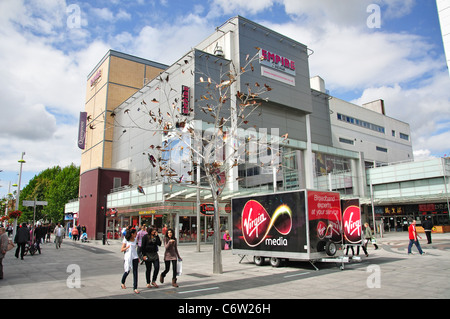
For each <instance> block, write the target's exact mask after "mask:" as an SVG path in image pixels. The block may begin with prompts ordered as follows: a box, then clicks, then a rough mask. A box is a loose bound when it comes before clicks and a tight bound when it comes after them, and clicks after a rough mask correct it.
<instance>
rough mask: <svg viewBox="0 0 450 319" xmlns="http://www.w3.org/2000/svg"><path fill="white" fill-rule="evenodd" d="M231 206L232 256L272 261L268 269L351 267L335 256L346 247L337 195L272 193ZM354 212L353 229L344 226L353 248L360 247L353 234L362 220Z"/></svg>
mask: <svg viewBox="0 0 450 319" xmlns="http://www.w3.org/2000/svg"><path fill="white" fill-rule="evenodd" d="M231 204H232V215H233V242H232V245H233V254H237V255H241V256H253V259H254V262H255V263H256V264H257V265H262V264H263V263H264V261H265V260H266V259H270V263H271V265H272V266H279V265H280V264H281V262H282V261H283V260H289V259H295V260H305V261H309V262H311V264H312V265H314V262H316V261H320V262H336V263H337V262H340V263H342V266H341V269H343V263H344V262H348V261H349V258H347V257H343V256H336V254H337V252H338V250H339V248H340V247H343V245H344V231H345V229H344V227H343V215H342V210H341V200H340V195H339V193H337V192H323V191H314V190H299V191H292V192H282V193H272V194H267V195H260V196H251V197H238V198H234V199H232V202H231ZM352 207H354V208H356V206H355V205H352ZM358 207H359V205H358ZM355 212H356V209H354V211H353V214H352V221H351V225H349V224H348V223H347V224H346V226H347V229H348V230H349V231H350V232H352V235H354V237H352V242H357V241H358V239H355V238H356V237H355V236H357V234H359V236H361V219H360V218H361V215H360V214H359V215H358V214H355ZM358 218H359V223H358V221H357V219H358ZM353 227H356V228H358V227H359V230H358V229H357V230H353ZM346 238H347V236H346ZM341 252H342V250H341ZM314 267H315V266H314ZM316 269H317V268H316Z"/></svg>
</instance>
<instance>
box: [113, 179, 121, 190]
mask: <svg viewBox="0 0 450 319" xmlns="http://www.w3.org/2000/svg"><path fill="white" fill-rule="evenodd" d="M121 186H122V178H120V177H114V180H113V188H119V187H121Z"/></svg>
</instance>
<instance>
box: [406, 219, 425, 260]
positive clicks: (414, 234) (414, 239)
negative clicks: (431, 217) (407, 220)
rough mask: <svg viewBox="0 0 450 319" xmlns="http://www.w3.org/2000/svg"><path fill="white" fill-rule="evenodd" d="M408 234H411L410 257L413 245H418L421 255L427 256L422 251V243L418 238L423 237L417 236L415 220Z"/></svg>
mask: <svg viewBox="0 0 450 319" xmlns="http://www.w3.org/2000/svg"><path fill="white" fill-rule="evenodd" d="M408 233H409V245H408V255H411V247H412V245H413V244H415V245H416V247H417V250H418V251H419V253H420V254H421V255H423V254H425V253H424V252H423V251H422V248H420V243H419V240H418V239H417V237H419V238H420V239H422V237H420V236H419V235H417V231H416V220H415V219H414V220H413V221H412V223H411V225H409V227H408Z"/></svg>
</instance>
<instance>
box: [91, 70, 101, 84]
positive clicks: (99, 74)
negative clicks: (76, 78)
mask: <svg viewBox="0 0 450 319" xmlns="http://www.w3.org/2000/svg"><path fill="white" fill-rule="evenodd" d="M101 77H102V70H98V72H97V73H95V75H94V77H93V78H92V79H91V87H93V86H94V85H96V84H97V83H98V82H99V81H100V79H101Z"/></svg>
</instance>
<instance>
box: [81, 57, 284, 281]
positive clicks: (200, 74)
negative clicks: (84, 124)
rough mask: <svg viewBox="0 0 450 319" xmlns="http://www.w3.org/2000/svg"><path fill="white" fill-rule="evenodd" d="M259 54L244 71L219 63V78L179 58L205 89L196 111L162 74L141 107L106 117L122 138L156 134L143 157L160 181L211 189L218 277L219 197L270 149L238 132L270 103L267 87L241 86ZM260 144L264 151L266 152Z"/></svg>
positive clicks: (122, 108)
mask: <svg viewBox="0 0 450 319" xmlns="http://www.w3.org/2000/svg"><path fill="white" fill-rule="evenodd" d="M256 50H257V53H256V54H255V55H254V56H250V55H247V56H246V57H245V59H244V61H245V63H244V65H242V66H239V67H236V66H235V65H234V64H233V62H232V61H229V60H224V59H216V61H215V62H214V64H216V65H215V66H216V68H217V70H219V72H215V73H214V75H212V74H210V72H209V71H208V68H206V69H202V70H200V69H199V68H198V67H195V69H194V66H193V65H192V63H191V62H192V60H189V59H188V58H186V59H184V60H183V59H182V60H180V61H179V62H178V63H177V64H178V65H179V66H180V69H181V73H183V74H184V73H186V72H190V73H191V75H192V76H194V77H195V79H196V83H197V86H196V88H197V89H198V90H203V91H202V94H200V95H199V98H197V99H195V101H194V103H193V104H194V105H193V107H191V106H190V105H189V103H187V100H184V97H185V95H184V93H183V95H180V92H178V91H177V90H176V89H174V88H173V86H172V84H171V77H172V75H171V74H167V73H162V74H161V75H159V76H158V77H157V79H155V80H154V81H153V85H150V86H149V90H151V92H150V93H148V92H147V93H146V95H145V96H146V97H145V99H144V98H142V99H140V103H138V104H137V103H134V104H133V106H131V107H130V104H127V103H124V104H122V105H121V106H119V107H118V108H116V109H115V110H114V111H113V112H111V113H110V114H109V118H108V117H107V118H106V121H107V122H109V124H110V126H111V127H114V128H116V132H120V134H119V136H118V137H117V139H120V138H121V137H122V136H123V135H124V134H129V131H130V130H131V129H140V130H145V131H147V132H151V133H152V134H149V136H152V137H156V138H154V139H153V140H152V142H151V143H152V144H151V145H150V146H149V148H148V149H147V150H144V151H143V152H142V155H143V156H145V157H147V159H148V162H149V165H150V167H152V168H153V169H154V170H156V174H157V176H158V178H157V179H158V180H160V181H165V182H167V183H171V185H177V184H179V185H186V186H190V187H200V185H198V180H199V179H200V184H205V183H206V184H207V185H208V188H209V189H210V191H211V195H212V199H213V201H214V253H213V273H219V274H220V273H222V272H223V268H222V257H221V237H220V216H219V215H220V214H219V198H220V196H221V194H222V192H223V191H224V189H225V188H226V185H227V183H233V182H235V181H236V180H237V174H233V173H232V172H233V171H234V172H237V167H238V165H239V164H241V163H245V160H246V158H248V157H249V156H250V157H257V156H258V153H259V152H260V150H261V149H262V148H263V149H264V151H267V149H270V148H271V146H270V144H269V143H267V139H266V137H258V135H257V134H247V136H239V134H238V129H239V128H240V127H243V126H246V127H249V122H250V118H251V117H253V116H258V115H260V113H259V111H258V108H259V107H260V106H261V105H262V103H263V102H267V101H268V97H267V96H265V94H266V93H267V92H269V91H271V88H270V87H269V86H268V85H267V84H262V85H260V84H259V83H257V82H255V83H252V84H250V83H245V84H244V85H241V83H240V79H241V76H242V75H243V74H244V73H246V72H254V70H255V68H254V66H253V63H255V62H257V61H259V59H260V53H259V51H260V49H259V48H256ZM208 58H211V59H212V58H215V57H214V56H211V55H207V54H205V59H208ZM211 73H213V72H211ZM238 87H244V88H245V92H241V91H239V90H238ZM191 102H192V101H191ZM191 104H192V103H191ZM136 106H137V107H136ZM192 112H203V113H204V116H203V117H205V116H206V118H208V119H209V120H207V121H206V123H205V122H203V121H198V120H197V121H194V120H193V119H192V116H191V115H190V114H191V113H192ZM203 113H202V114H203ZM119 114H120V117H123V116H125V118H126V121H124V122H126V123H125V124H124V123H121V122H122V121H120V120H118V119H117V118H118V117H119V116H118V115H119ZM88 126H89V127H90V128H91V129H95V122H91V123H88ZM205 127H206V128H205ZM160 136H161V138H159V137H160ZM285 138H287V136H285ZM158 141H159V143H158ZM260 143H263V145H264V147H262V148H261V147H260ZM249 144H250V145H252V146H254V147H248V148H247V149H246V147H245V145H249ZM177 154H178V156H177ZM277 156H279V151H278V148H277V149H274V150H272V158H274V157H277ZM174 158H176V160H180V159H184V163H183V161H182V160H180V162H179V165H178V164H177V165H174V163H175V161H176V160H175V159H174ZM186 159H187V160H186ZM187 162H190V163H187ZM189 164H190V165H189ZM270 164H271V165H272V164H276V165H278V162H276V163H275V161H273V160H272V162H271V163H270ZM186 167H187V169H183V168H186ZM198 168H200V169H198ZM200 170H201V171H203V172H204V176H201V178H199V179H197V180H194V179H193V177H194V175H197V174H198V173H199V172H200ZM230 179H233V180H230Z"/></svg>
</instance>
